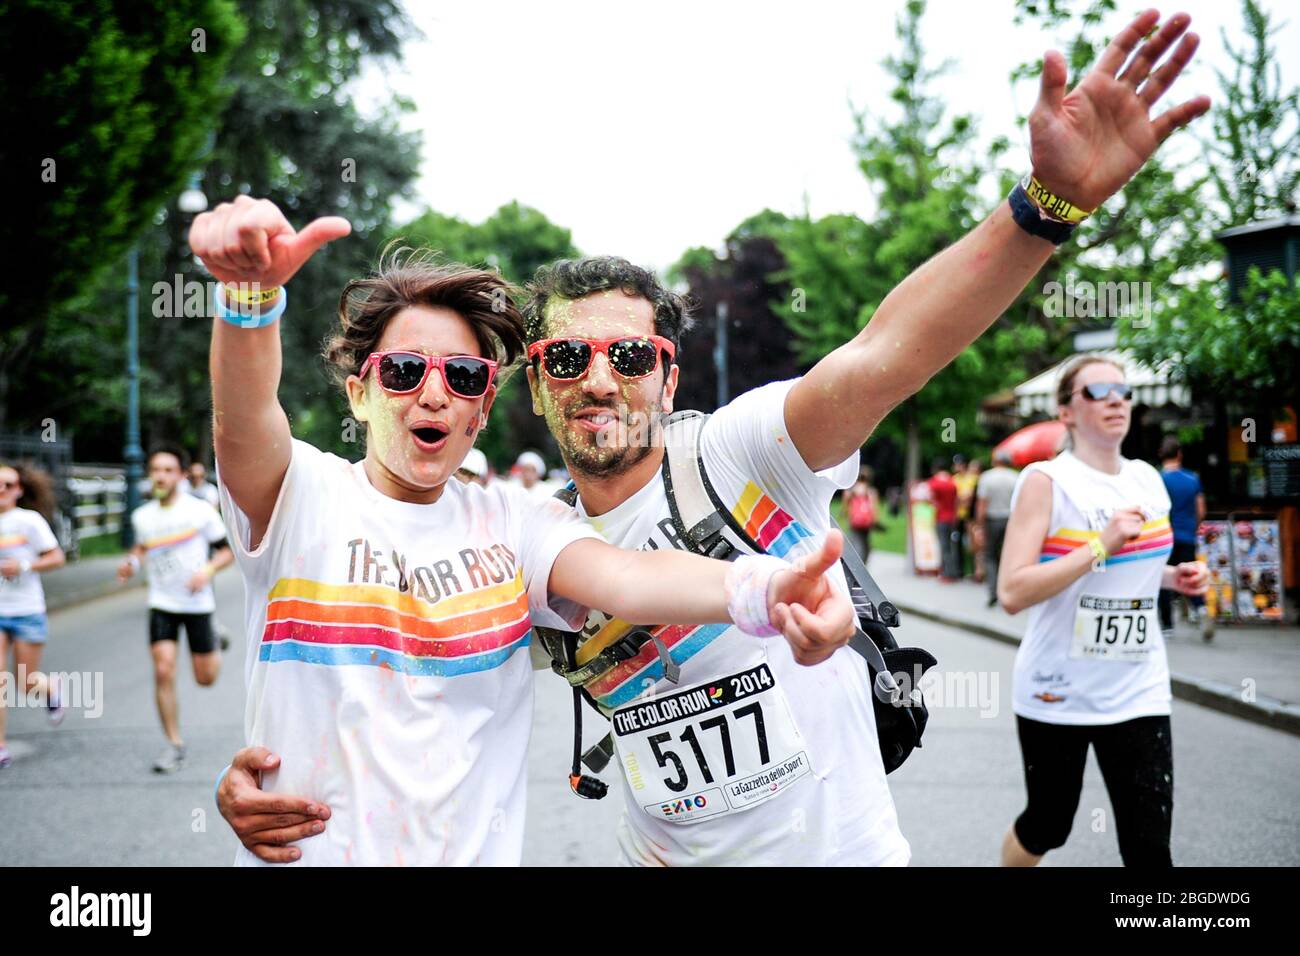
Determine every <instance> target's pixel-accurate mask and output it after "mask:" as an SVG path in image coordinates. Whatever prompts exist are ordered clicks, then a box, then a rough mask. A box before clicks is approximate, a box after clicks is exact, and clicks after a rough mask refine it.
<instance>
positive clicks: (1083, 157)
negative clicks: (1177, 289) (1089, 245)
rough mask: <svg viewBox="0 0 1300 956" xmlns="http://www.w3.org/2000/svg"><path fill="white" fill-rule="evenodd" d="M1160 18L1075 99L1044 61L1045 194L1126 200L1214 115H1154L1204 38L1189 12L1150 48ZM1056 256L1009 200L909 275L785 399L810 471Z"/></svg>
mask: <svg viewBox="0 0 1300 956" xmlns="http://www.w3.org/2000/svg"><path fill="white" fill-rule="evenodd" d="M1159 18H1160V16H1159V14H1158V13H1157V12H1156V11H1155V10H1148V11H1146V12H1145V13H1143V14H1141V15H1139V16H1138V17H1137V18H1136V19H1135V20H1134V21H1133V22H1132V23H1130V24H1129V25H1128V27H1127V28H1125V29H1124V31H1123V32H1121V33H1120V34H1119V36H1117V37H1116V38H1115V39H1114V41H1113V42H1112V43H1111V44H1110V46H1108V47H1107V48H1106V50H1105V51H1104V52H1103V53H1102V55H1101V58H1100V59H1099V60H1098V61H1097V64H1096V66H1094V67H1093V69H1092V70H1091V71H1090V72H1089V73H1088V75H1087V76H1086V77H1084V79H1083V81H1082V82H1081V83H1079V85H1078V86H1076V87H1075V88H1074V89H1073V90H1071V91H1070V92H1069V93H1067V92H1066V89H1065V83H1066V75H1067V74H1066V66H1065V60H1064V58H1063V57H1062V56H1061V54H1060V53H1057V52H1055V51H1052V52H1050V53H1048V54H1047V56H1046V57H1044V59H1043V73H1042V82H1041V85H1040V88H1039V97H1038V102H1037V103H1036V104H1035V106H1034V109H1033V111H1032V112H1031V113H1030V114H1029V133H1030V160H1031V165H1032V168H1033V173H1034V177H1035V178H1036V179H1037V180H1038V181H1039V182H1040V183H1041V184H1042V185H1043V186H1044V187H1046V188H1047V189H1048V190H1049V191H1050V192H1052V193H1054V194H1055V195H1057V196H1060V197H1063V198H1065V199H1067V200H1069V201H1070V202H1071V203H1073V204H1074V205H1075V206H1076V207H1078V208H1080V209H1083V210H1092V209H1095V208H1096V207H1097V206H1100V205H1101V204H1102V203H1103V202H1105V200H1106V199H1108V198H1109V197H1110V196H1112V195H1114V194H1115V193H1116V192H1118V191H1119V190H1120V189H1121V188H1122V187H1123V186H1124V184H1125V183H1127V182H1128V181H1129V180H1130V179H1132V178H1133V176H1134V175H1135V174H1136V173H1137V171H1138V170H1139V169H1141V168H1142V166H1143V165H1144V164H1145V163H1146V161H1147V160H1148V159H1150V157H1151V155H1152V154H1153V153H1154V152H1155V151H1156V149H1157V147H1159V145H1160V144H1161V143H1162V142H1164V140H1165V139H1166V138H1167V137H1168V136H1169V135H1170V134H1171V133H1172V132H1173V131H1174V130H1176V129H1180V128H1181V127H1183V126H1186V125H1187V124H1188V123H1189V122H1191V121H1192V120H1193V119H1195V118H1196V117H1198V116H1200V115H1201V114H1202V113H1204V112H1205V111H1206V110H1207V109H1209V107H1210V101H1209V98H1208V97H1204V96H1202V97H1197V98H1195V99H1192V100H1189V101H1187V102H1185V103H1182V104H1181V105H1179V106H1176V107H1174V108H1172V109H1170V110H1168V111H1166V112H1165V113H1163V114H1161V115H1160V116H1158V117H1156V118H1155V119H1152V118H1151V117H1150V116H1149V115H1148V114H1149V111H1150V109H1151V107H1152V106H1153V105H1154V104H1155V102H1156V100H1158V99H1159V98H1160V96H1161V95H1162V94H1163V93H1164V92H1165V91H1166V90H1167V89H1168V88H1169V87H1170V86H1171V85H1172V84H1173V82H1174V80H1175V79H1176V78H1177V77H1178V74H1179V73H1181V72H1182V70H1183V67H1185V66H1186V65H1187V63H1188V62H1189V61H1190V60H1191V58H1192V54H1193V53H1194V52H1195V50H1196V46H1197V43H1198V42H1199V39H1198V37H1197V36H1196V34H1194V33H1187V34H1186V35H1185V36H1183V34H1184V33H1185V31H1186V30H1187V27H1188V25H1189V24H1190V23H1191V18H1190V17H1189V16H1187V14H1184V13H1179V14H1176V15H1174V16H1173V17H1171V18H1170V19H1169V20H1168V22H1166V23H1165V24H1164V26H1163V27H1161V28H1160V30H1159V31H1158V32H1157V33H1156V34H1155V35H1154V36H1152V37H1151V38H1150V39H1148V40H1146V41H1145V42H1143V40H1142V38H1143V36H1145V35H1146V34H1147V33H1148V32H1150V31H1151V29H1152V27H1154V26H1155V25H1156V23H1158V22H1159ZM1180 36H1182V40H1181V42H1178V38H1179V37H1180ZM1175 43H1177V46H1176V47H1175ZM1171 48H1172V49H1173V54H1172V55H1171V56H1170V57H1169V58H1168V59H1167V60H1166V61H1165V62H1164V63H1163V64H1161V65H1160V66H1159V68H1157V69H1155V70H1154V72H1153V71H1152V68H1153V67H1154V66H1155V65H1156V63H1157V62H1158V61H1159V60H1160V58H1161V57H1162V56H1164V54H1165V53H1166V52H1167V51H1169V50H1170V49H1171ZM1134 50H1136V51H1137V52H1136V53H1135V54H1134ZM1130 54H1132V59H1131V60H1130ZM1126 61H1127V62H1128V65H1127V67H1125V63H1126ZM1054 248H1055V247H1054V246H1053V244H1052V243H1051V242H1050V241H1048V240H1047V239H1042V238H1038V237H1037V236H1033V235H1030V234H1029V233H1028V232H1026V231H1025V230H1024V229H1022V228H1021V227H1020V226H1018V225H1017V224H1016V222H1015V220H1014V219H1013V218H1012V215H1011V210H1010V207H1009V205H1008V204H1007V203H1006V202H1002V203H999V204H998V208H997V209H996V210H994V211H993V213H992V214H991V215H990V216H989V217H988V218H987V219H985V220H984V221H983V222H981V223H980V224H979V225H978V226H976V227H975V228H974V229H973V230H972V231H971V232H970V233H969V234H967V235H966V236H965V237H964V238H963V239H961V240H960V241H959V242H957V243H955V244H954V245H952V246H950V247H949V248H948V249H945V250H944V251H943V252H941V253H939V255H937V256H935V257H934V258H933V259H931V260H930V261H929V262H926V263H925V264H924V265H922V266H921V267H920V268H919V269H917V270H916V271H915V272H913V273H912V274H911V275H909V276H908V277H907V278H906V279H904V280H903V282H901V283H900V284H899V285H898V286H897V287H896V288H895V289H894V290H893V291H892V292H890V293H889V295H888V296H886V297H885V300H884V301H883V302H881V304H880V307H879V308H878V309H877V310H876V313H875V315H873V316H872V318H871V321H870V322H868V323H867V325H866V327H865V328H864V329H863V330H862V331H861V332H860V333H858V335H857V336H856V337H855V338H853V339H852V340H851V341H849V342H847V343H846V344H844V345H842V346H840V347H839V348H838V349H836V350H835V351H834V352H832V353H831V354H830V355H827V356H826V357H825V358H824V359H822V360H821V361H820V362H818V363H817V365H816V366H814V367H813V369H812V370H811V371H810V372H809V373H808V374H807V375H805V376H804V377H803V379H802V380H801V381H800V382H799V383H798V384H797V385H795V387H794V388H792V389H791V390H790V393H789V395H788V396H787V397H786V404H785V420H786V427H787V429H788V430H789V432H790V437H791V439H793V441H794V443H795V447H797V448H798V449H799V452H800V454H801V455H802V456H803V459H804V461H805V462H807V464H808V466H809V467H810V468H812V469H813V470H814V471H820V470H821V469H823V468H829V467H831V466H832V465H835V464H837V463H838V462H841V461H843V460H844V459H845V458H847V457H848V456H849V455H851V454H852V453H853V452H854V451H855V450H856V449H857V448H859V447H860V446H861V445H862V443H863V442H865V441H866V440H867V438H868V437H870V435H871V433H872V432H873V431H874V430H875V428H876V426H877V425H878V424H879V423H880V422H881V420H882V419H883V418H884V417H885V415H887V414H888V413H889V412H890V410H891V409H893V408H894V407H895V406H897V405H898V404H899V403H900V402H902V401H903V400H904V399H905V398H907V397H908V396H909V395H913V394H915V393H916V392H917V391H919V390H920V389H921V387H922V386H924V385H925V383H926V382H927V381H929V380H930V378H931V377H932V376H933V375H934V374H935V373H936V372H938V371H939V370H940V369H942V368H943V367H944V366H945V365H947V364H948V363H949V362H951V361H952V360H953V359H954V358H956V357H957V355H959V354H960V353H961V351H962V350H963V349H965V348H966V347H967V346H968V345H970V344H971V343H972V342H974V341H975V340H976V339H977V338H979V336H980V335H981V334H982V333H983V332H984V331H985V330H986V329H987V328H988V327H989V326H990V325H992V324H993V322H994V321H995V320H996V319H997V317H998V316H999V315H1001V314H1002V313H1003V311H1005V310H1006V308H1007V307H1008V306H1009V305H1010V304H1011V303H1012V302H1013V301H1014V300H1015V298H1016V296H1018V295H1019V294H1020V292H1021V290H1022V289H1024V287H1025V286H1026V285H1027V284H1028V283H1029V280H1030V279H1032V278H1033V277H1034V274H1035V273H1037V272H1038V270H1039V269H1040V268H1041V267H1042V265H1043V263H1044V262H1046V261H1047V259H1048V257H1049V256H1050V255H1051V254H1052V250H1053V249H1054Z"/></svg>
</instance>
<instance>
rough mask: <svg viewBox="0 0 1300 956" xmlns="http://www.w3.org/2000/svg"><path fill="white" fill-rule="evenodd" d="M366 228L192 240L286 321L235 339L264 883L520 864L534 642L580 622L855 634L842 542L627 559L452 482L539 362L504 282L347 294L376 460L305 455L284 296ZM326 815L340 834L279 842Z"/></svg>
mask: <svg viewBox="0 0 1300 956" xmlns="http://www.w3.org/2000/svg"><path fill="white" fill-rule="evenodd" d="M348 230H349V226H348V224H347V222H346V220H340V219H336V218H331V219H324V220H318V221H317V222H315V223H313V224H311V225H309V226H308V227H307V228H306V229H304V230H303V231H302V232H301V233H294V231H293V230H292V229H291V228H290V227H289V225H288V223H287V221H285V219H284V217H283V216H282V215H281V214H280V212H279V210H278V209H276V208H275V207H274V206H273V205H271V204H270V203H269V202H266V201H265V200H263V201H256V202H255V201H253V200H251V199H249V198H248V197H243V196H241V197H239V199H237V200H236V201H235V202H234V203H233V204H225V203H223V204H222V205H220V206H218V207H217V208H216V210H214V212H212V213H209V214H205V215H204V216H201V217H199V218H198V219H197V220H196V222H195V224H194V227H193V229H192V231H191V237H190V238H191V242H190V244H191V247H192V248H193V249H194V250H195V252H196V254H198V255H200V256H201V257H202V258H203V259H204V262H205V264H207V266H208V267H209V269H210V270H211V271H212V273H213V274H214V275H215V276H216V277H217V278H218V279H220V280H221V281H222V282H223V283H227V284H229V283H234V282H236V281H237V280H239V281H244V282H256V283H259V284H260V287H261V288H263V289H275V291H274V292H273V293H272V294H271V297H270V299H269V300H266V301H263V302H262V303H261V304H262V305H263V306H264V307H265V309H267V310H269V311H266V312H263V311H262V310H260V309H253V310H251V313H250V312H248V311H241V312H234V311H231V310H230V309H229V308H228V307H227V306H225V304H224V303H223V304H222V306H221V307H220V309H219V313H218V314H219V318H220V321H217V322H215V323H214V330H213V340H212V356H211V366H212V380H213V407H214V411H215V416H216V422H217V427H216V433H215V438H216V448H217V456H218V461H219V462H220V468H221V472H220V474H221V491H222V497H223V505H224V509H225V511H226V514H227V515H229V516H230V519H231V523H232V529H233V531H234V535H233V537H234V542H235V548H236V554H237V560H238V562H239V564H240V567H241V569H242V570H243V572H244V575H245V581H246V585H247V594H248V605H247V611H246V618H247V622H248V629H249V637H250V643H249V657H248V665H247V674H248V679H249V695H248V707H247V712H246V719H245V726H246V729H247V735H248V742H249V743H250V744H251V745H254V747H253V748H250V749H249V750H247V751H244V752H241V755H240V756H241V758H242V760H241V762H240V766H239V767H238V768H232V769H231V770H230V772H229V773H228V774H227V775H226V777H225V778H224V780H223V782H222V783H221V785H220V787H219V790H220V791H221V800H220V802H221V806H222V809H223V814H224V815H226V816H227V818H228V819H230V820H231V822H232V826H234V828H235V829H236V832H237V833H239V835H240V837H241V841H242V842H243V843H244V849H242V850H241V851H240V854H239V861H238V862H240V863H242V864H254V863H257V862H288V861H295V860H296V861H299V862H303V863H312V864H348V863H358V864H370V865H374V864H394V863H395V864H402V863H409V864H425V865H428V864H471V863H485V864H516V863H518V862H519V858H520V854H521V852H522V846H523V832H522V828H523V819H524V804H525V791H526V783H527V779H526V767H525V752H526V749H527V744H528V737H529V732H530V724H531V719H532V711H533V706H532V688H533V676H532V671H531V667H530V661H529V656H528V654H527V653H526V652H524V653H521V651H524V650H525V648H526V647H527V646H528V643H529V637H530V631H531V625H532V623H534V622H537V623H540V624H546V625H549V626H558V627H566V626H569V627H571V626H575V625H577V624H578V623H580V622H581V620H582V619H583V618H584V617H585V615H586V613H587V611H586V609H587V607H589V606H591V605H600V606H604V607H608V608H609V609H610V610H611V611H612V612H614V613H618V614H621V615H626V616H628V617H631V618H641V617H644V616H645V615H647V614H648V613H649V612H650V610H651V608H656V609H657V608H661V607H663V606H664V605H665V604H668V603H670V602H671V603H672V610H671V612H670V613H669V614H668V615H667V618H666V619H667V620H669V621H670V622H676V623H683V624H684V623H687V622H700V621H704V622H718V623H730V621H731V620H738V621H741V622H742V623H743V624H744V625H745V626H746V627H747V629H748V630H749V631H750V632H751V635H752V634H754V633H759V632H764V631H768V630H770V627H771V625H770V623H769V622H770V621H776V622H779V626H780V627H781V630H782V632H783V633H784V634H785V636H786V638H787V639H788V640H791V641H794V642H798V643H799V644H800V645H801V646H804V647H807V648H808V649H809V651H810V653H812V654H814V655H816V654H829V653H833V652H834V650H835V648H836V647H839V646H841V645H842V644H843V643H844V642H845V641H847V639H848V637H849V635H850V634H851V633H852V629H853V621H852V617H853V612H852V607H851V605H850V604H849V602H848V600H847V599H846V598H845V597H844V596H843V595H842V594H840V593H839V592H837V591H836V590H835V588H834V587H833V585H832V584H831V582H830V580H829V579H828V578H826V577H825V576H824V574H823V571H824V570H825V569H826V568H828V567H830V566H832V565H833V564H834V562H835V561H836V560H837V559H838V555H839V552H840V547H841V544H842V542H841V539H840V537H839V535H838V533H831V534H828V535H827V536H826V540H825V543H824V544H823V545H822V547H821V548H819V549H816V551H815V553H813V554H812V555H811V556H810V557H809V558H808V559H806V560H805V561H802V562H796V564H795V565H794V566H793V567H792V566H790V565H787V564H786V563H785V562H781V561H777V560H775V559H771V558H755V559H750V560H749V561H747V562H736V563H731V564H729V563H726V562H720V561H709V560H707V559H704V558H699V557H697V556H694V555H685V554H676V553H663V554H646V553H642V552H637V551H620V550H618V549H616V548H613V547H611V546H610V545H608V544H606V543H605V542H604V541H602V540H600V538H599V535H598V534H597V533H596V532H595V531H594V530H592V529H591V528H590V527H589V526H588V525H587V524H586V523H585V522H583V521H582V520H581V519H580V518H579V517H578V516H577V515H576V514H574V513H573V511H572V509H569V508H567V507H565V506H564V505H563V504H561V503H560V502H558V501H551V500H544V501H541V502H533V501H531V500H530V499H529V498H528V496H527V494H526V493H525V492H523V491H521V490H519V489H514V488H510V487H508V486H506V485H504V484H498V485H496V486H493V487H491V488H488V489H482V488H479V487H476V486H472V485H465V484H462V483H460V482H458V481H449V479H450V478H451V477H452V476H453V475H454V474H455V471H456V469H457V468H459V467H460V465H461V463H462V461H463V460H464V458H465V455H466V453H467V452H468V451H469V449H470V447H471V446H472V445H473V443H474V439H475V438H476V436H477V434H478V432H479V430H480V429H481V428H482V426H483V425H484V424H485V423H486V420H487V415H488V411H489V409H490V408H491V405H492V402H493V400H494V398H495V395H496V389H495V385H494V384H493V381H494V378H495V375H496V371H497V367H498V360H501V361H503V362H504V363H505V364H509V363H510V362H511V361H512V360H513V359H515V358H516V357H517V356H519V355H521V354H522V351H523V328H522V322H521V320H520V317H519V313H518V311H517V310H516V309H515V308H514V306H513V305H510V304H509V301H510V300H509V298H508V296H504V295H501V293H503V292H506V291H508V287H507V286H506V284H505V282H504V281H503V280H502V279H501V277H500V276H499V275H498V274H496V273H494V272H485V271H480V270H473V269H468V268H465V267H453V266H439V265H435V264H433V263H431V262H430V261H428V260H426V259H424V258H422V257H420V256H413V257H410V258H408V259H402V258H401V257H400V255H399V256H396V257H394V258H392V259H387V260H386V261H385V262H383V263H382V264H381V266H380V270H379V273H378V274H376V275H374V276H371V277H369V278H366V279H360V280H354V281H353V282H351V283H349V285H348V287H347V288H346V289H345V290H344V294H343V301H342V303H341V306H340V322H341V325H342V328H341V329H340V331H339V333H338V334H337V335H336V336H335V337H334V339H333V340H332V342H331V344H330V346H329V347H328V355H327V359H328V362H329V364H330V365H331V367H332V369H333V370H334V371H335V373H336V377H337V378H338V379H340V380H341V381H342V383H343V384H344V387H345V389H346V393H347V396H348V400H349V403H350V405H351V411H352V415H353V417H354V418H355V419H356V420H357V421H360V422H364V423H366V425H367V439H366V455H365V458H364V459H363V460H362V461H361V462H357V463H349V462H346V461H344V460H343V459H340V458H338V457H336V456H333V455H327V454H324V453H322V452H321V451H319V450H317V449H315V448H312V447H311V446H310V445H307V444H305V443H303V442H300V441H295V440H293V439H292V438H291V437H290V435H289V428H288V422H287V420H286V418H285V416H284V413H283V411H282V410H281V409H280V407H279V404H278V402H277V400H276V390H277V386H278V379H279V368H280V362H281V354H280V346H279V333H278V324H277V323H276V319H278V317H279V315H280V314H281V313H282V312H283V309H284V303H285V296H286V293H285V292H284V291H283V290H281V289H279V288H278V287H279V286H281V285H282V284H283V283H284V282H285V281H286V280H287V279H288V278H289V277H290V276H292V275H293V273H294V272H295V271H296V270H297V269H298V267H299V266H300V265H301V264H302V262H303V261H304V260H305V259H306V258H307V256H309V255H310V254H311V253H312V252H313V251H314V250H315V249H316V248H318V247H319V246H320V245H322V244H323V243H324V242H325V241H328V240H329V239H331V238H337V237H339V236H342V235H345V234H346V233H347V232H348ZM230 236H238V237H240V243H239V245H238V246H237V247H236V248H237V250H238V254H236V253H235V251H234V250H232V248H231V246H230V244H229V242H228V241H227V238H228V237H230ZM223 288H227V289H230V288H232V287H231V286H230V285H226V286H223ZM243 292H244V290H241V289H238V288H237V287H236V288H235V289H234V292H233V293H232V294H235V295H239V294H243ZM502 302H504V303H507V304H506V305H505V306H504V307H501V306H500V305H499V303H502ZM246 326H255V327H246ZM595 568H599V569H600V573H599V574H597V573H593V569H595ZM749 640H750V641H751V642H753V643H755V644H760V643H763V642H762V641H760V640H759V639H758V638H757V637H754V636H750V637H749ZM272 753H274V755H275V756H274V757H273V758H272V757H271V754H272ZM250 759H252V760H255V761H256V762H254V763H251V764H250V763H248V762H247V761H248V760H250ZM268 759H269V760H270V762H269V763H268V762H266V761H267V760H268ZM258 771H261V772H262V779H261V782H262V785H263V787H264V788H266V789H267V790H268V791H271V792H270V793H267V794H264V795H259V796H260V799H261V800H262V801H263V802H262V803H261V804H258V803H257V802H256V801H255V800H252V799H251V798H241V797H240V796H239V793H240V790H241V788H247V787H250V786H255V783H254V781H253V779H252V773H253V772H258ZM232 794H233V796H232ZM276 794H300V795H302V797H283V798H281V797H277V796H276ZM304 798H305V799H304ZM245 799H247V800H248V805H247V806H246V805H245V803H244V801H245ZM277 803H279V804H281V805H282V806H284V807H287V808H288V809H289V812H290V813H294V814H297V816H298V817H300V818H304V819H303V822H302V823H301V824H298V825H297V826H296V827H295V828H291V829H294V830H296V832H293V833H285V832H283V831H284V830H285V820H284V817H283V814H282V813H276V812H268V808H272V807H276V805H277ZM250 807H252V808H253V809H250ZM259 808H260V809H259ZM306 817H310V818H311V819H310V820H307V819H305V818H306ZM250 818H265V819H251V820H250ZM317 818H319V819H317ZM325 819H328V820H329V825H328V828H325V829H324V833H323V834H322V835H320V836H318V837H317V838H315V839H311V840H304V841H303V842H302V843H301V845H300V846H294V847H288V848H285V847H282V846H279V845H278V844H282V843H285V842H292V841H293V840H298V839H301V837H303V836H307V835H309V834H312V833H315V832H319V830H316V829H313V828H314V827H323V825H324V820H325Z"/></svg>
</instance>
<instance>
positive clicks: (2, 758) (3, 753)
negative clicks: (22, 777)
mask: <svg viewBox="0 0 1300 956" xmlns="http://www.w3.org/2000/svg"><path fill="white" fill-rule="evenodd" d="M13 762H14V758H13V757H11V756H9V748H8V747H6V746H4V744H0V770H4V769H5V768H6V767H8V766H9V765H10V764H12V763H13Z"/></svg>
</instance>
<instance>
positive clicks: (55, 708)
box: [0, 463, 64, 770]
mask: <svg viewBox="0 0 1300 956" xmlns="http://www.w3.org/2000/svg"><path fill="white" fill-rule="evenodd" d="M53 508H54V496H53V494H52V493H51V491H50V487H49V476H48V475H46V474H45V473H44V472H42V471H40V470H39V469H36V468H31V467H28V466H21V467H19V466H15V465H7V464H4V463H0V682H3V683H5V684H8V685H9V686H0V770H4V769H5V768H6V767H8V766H10V764H12V763H13V758H12V757H11V756H10V755H9V748H8V747H6V746H5V724H6V707H5V699H6V697H7V696H8V694H10V693H14V694H20V693H21V694H33V693H34V694H36V695H38V698H39V699H43V700H44V701H45V705H46V707H47V709H48V710H49V716H50V722H51V723H53V724H58V723H60V722H61V721H62V720H63V716H64V707H63V703H62V702H61V701H60V700H59V689H58V687H57V686H55V682H54V681H51V680H50V678H49V677H47V676H46V675H45V674H44V673H43V672H42V671H41V656H42V653H43V651H44V650H45V641H46V638H47V637H48V635H49V622H48V620H47V619H46V616H45V591H44V589H43V588H42V587H41V579H40V575H41V574H42V573H43V572H45V571H52V570H54V569H55V568H58V567H62V566H63V562H64V558H63V550H62V549H61V548H60V547H59V542H58V539H57V538H55V536H54V532H53V531H51V530H50V525H49V522H47V521H46V520H45V516H44V515H42V514H41V511H42V510H43V511H46V512H47V513H51V514H52V513H53ZM10 644H12V645H13V650H14V669H13V670H12V671H10V670H8V667H9V646H10Z"/></svg>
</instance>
